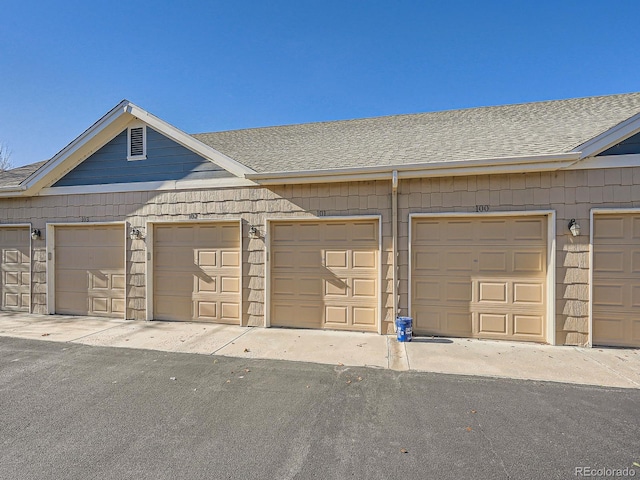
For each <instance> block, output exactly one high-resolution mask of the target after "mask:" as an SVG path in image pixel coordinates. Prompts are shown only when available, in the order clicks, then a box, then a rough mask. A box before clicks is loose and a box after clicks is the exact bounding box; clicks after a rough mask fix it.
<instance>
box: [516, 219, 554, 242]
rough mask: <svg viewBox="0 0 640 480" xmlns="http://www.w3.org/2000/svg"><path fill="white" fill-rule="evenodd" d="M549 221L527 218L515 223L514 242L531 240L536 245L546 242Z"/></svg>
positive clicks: (517, 220)
mask: <svg viewBox="0 0 640 480" xmlns="http://www.w3.org/2000/svg"><path fill="white" fill-rule="evenodd" d="M546 236H547V219H546V218H527V219H516V220H514V222H513V236H512V239H513V240H523V241H524V240H531V241H533V242H534V243H536V244H538V243H542V242H546Z"/></svg>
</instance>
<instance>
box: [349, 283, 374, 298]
mask: <svg viewBox="0 0 640 480" xmlns="http://www.w3.org/2000/svg"><path fill="white" fill-rule="evenodd" d="M352 284H353V296H354V297H357V298H361V297H368V298H375V296H376V292H377V282H376V280H375V279H373V278H354V279H352Z"/></svg>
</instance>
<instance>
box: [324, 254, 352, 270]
mask: <svg viewBox="0 0 640 480" xmlns="http://www.w3.org/2000/svg"><path fill="white" fill-rule="evenodd" d="M347 255H348V252H347V251H345V250H340V251H330V250H328V251H325V253H324V259H325V260H324V261H325V266H326V267H328V268H341V267H342V268H346V267H347Z"/></svg>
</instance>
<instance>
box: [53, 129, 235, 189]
mask: <svg viewBox="0 0 640 480" xmlns="http://www.w3.org/2000/svg"><path fill="white" fill-rule="evenodd" d="M232 176H233V175H232V174H231V173H229V172H227V171H226V170H224V169H222V168H221V167H219V166H218V165H216V164H215V163H213V162H211V161H209V160H206V159H204V158H202V157H201V156H199V155H196V154H195V153H193V152H192V151H190V150H188V149H187V148H185V147H183V146H182V145H179V144H178V143H176V142H174V141H173V140H171V139H169V138H167V137H165V136H164V135H162V134H160V133H158V132H156V131H155V130H153V129H152V128H150V127H147V158H146V159H145V160H135V161H128V160H127V131H126V130H124V131H123V132H122V133H120V134H119V135H118V136H116V137H115V138H114V139H113V140H111V141H110V142H109V143H107V144H106V145H105V146H103V147H102V148H101V149H100V150H98V151H97V152H96V153H94V154H93V155H91V156H90V157H89V158H87V159H86V160H85V161H84V162H82V163H81V164H80V165H78V166H77V167H76V168H74V169H73V170H71V172H69V173H68V174H67V175H65V176H64V177H63V178H61V179H60V180H59V181H58V182H56V183H55V184H54V185H53V186H54V187H69V186H76V185H100V184H111V183H131V182H152V181H167V180H199V179H208V178H223V177H232Z"/></svg>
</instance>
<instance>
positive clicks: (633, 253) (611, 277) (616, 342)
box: [592, 213, 640, 347]
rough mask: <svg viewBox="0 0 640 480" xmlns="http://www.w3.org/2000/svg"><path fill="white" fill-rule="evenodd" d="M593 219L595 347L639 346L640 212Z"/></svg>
mask: <svg viewBox="0 0 640 480" xmlns="http://www.w3.org/2000/svg"><path fill="white" fill-rule="evenodd" d="M593 220H594V225H593V275H592V281H593V287H592V288H593V301H592V302H593V303H592V316H593V344H594V345H613V346H625V347H640V213H633V214H631V213H629V214H596V215H594V218H593Z"/></svg>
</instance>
